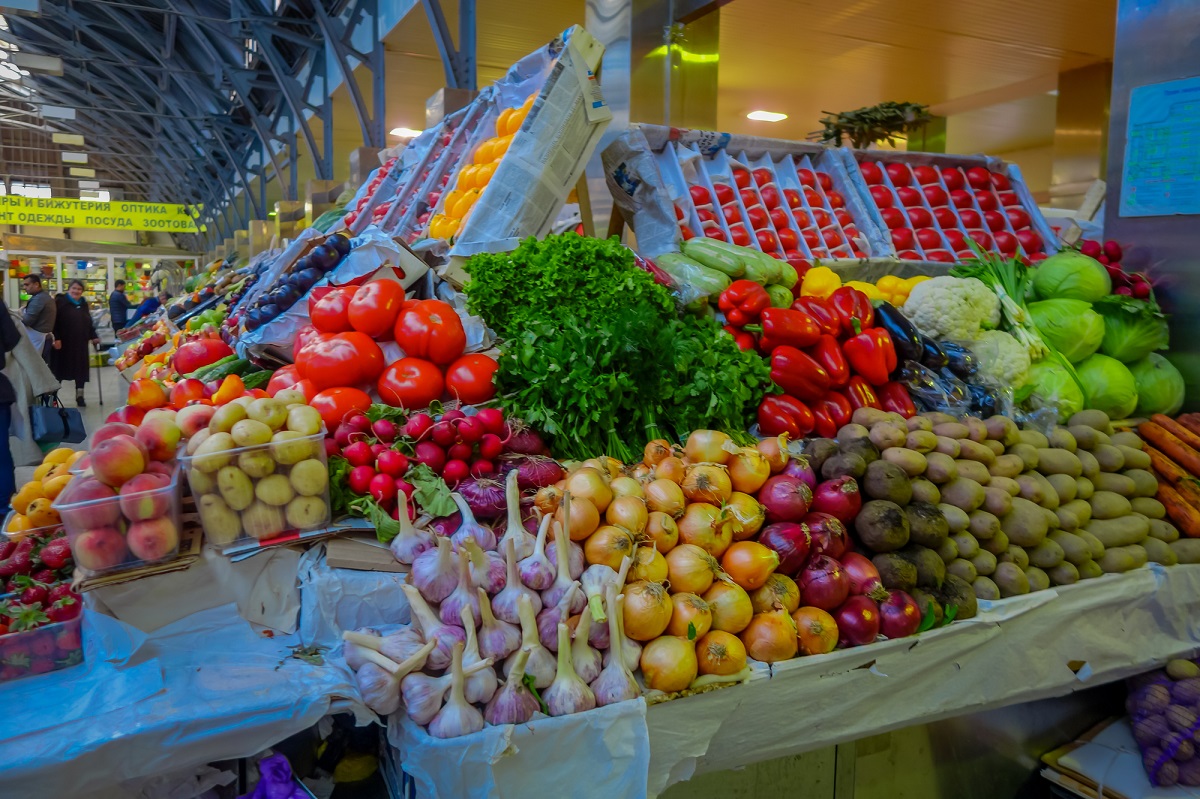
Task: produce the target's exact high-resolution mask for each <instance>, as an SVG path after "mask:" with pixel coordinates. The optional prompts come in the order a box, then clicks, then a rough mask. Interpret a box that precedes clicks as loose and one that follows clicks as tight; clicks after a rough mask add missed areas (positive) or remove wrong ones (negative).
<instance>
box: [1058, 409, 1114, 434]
mask: <svg viewBox="0 0 1200 799" xmlns="http://www.w3.org/2000/svg"><path fill="white" fill-rule="evenodd" d="M1067 424H1069V425H1071V426H1072V427H1074V426H1075V425H1077V424H1084V425H1087V426H1088V427H1094V428H1095V429H1097V430H1099V431H1100V432H1101V433H1105V434H1107V435H1110V436H1111V435H1112V421H1111V420H1110V419H1109V418H1108V414H1107V413H1105V412H1104V411H1080V412H1079V413H1077V414H1075V415H1073V416H1072V417H1071V418H1070V419H1068V420H1067Z"/></svg>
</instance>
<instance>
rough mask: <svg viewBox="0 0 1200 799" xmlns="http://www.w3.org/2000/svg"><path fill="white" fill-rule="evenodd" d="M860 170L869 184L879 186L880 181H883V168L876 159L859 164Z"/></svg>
mask: <svg viewBox="0 0 1200 799" xmlns="http://www.w3.org/2000/svg"><path fill="white" fill-rule="evenodd" d="M858 171H859V172H860V173H861V174H862V176H863V180H865V181H866V182H867V185H868V186H878V185H879V184H880V183H883V170H882V169H880V168H879V164H877V163H875V162H874V161H863V162H862V163H861V164H859V165H858Z"/></svg>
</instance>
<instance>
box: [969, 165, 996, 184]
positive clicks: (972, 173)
mask: <svg viewBox="0 0 1200 799" xmlns="http://www.w3.org/2000/svg"><path fill="white" fill-rule="evenodd" d="M967 183H970V184H971V188H973V189H990V188H991V187H992V173H991V172H988V171H987V168H986V167H982V166H973V167H971V168H970V169H968V170H967Z"/></svg>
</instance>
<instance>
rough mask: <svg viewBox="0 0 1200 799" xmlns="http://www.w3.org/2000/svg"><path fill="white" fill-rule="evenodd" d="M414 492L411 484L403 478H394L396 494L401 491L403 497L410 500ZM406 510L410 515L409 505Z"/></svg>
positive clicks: (414, 489)
mask: <svg viewBox="0 0 1200 799" xmlns="http://www.w3.org/2000/svg"><path fill="white" fill-rule="evenodd" d="M416 490H417V488H416V486H414V485H413V484H412V483H410V482H408V481H407V480H405V479H404V478H403V477H397V478H396V493H397V494H399V493H400V492H401V491H403V492H404V496H406V497H408V498H409V499H412V495H413V492H414V491H416ZM408 510H409V512H410V514H411V512H412V510H413V508H412V505H411V504H410V505H409V508H408Z"/></svg>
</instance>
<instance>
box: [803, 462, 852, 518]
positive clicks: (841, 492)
mask: <svg viewBox="0 0 1200 799" xmlns="http://www.w3.org/2000/svg"><path fill="white" fill-rule="evenodd" d="M809 510H814V511H820V512H821V513H828V514H829V515H830V516H833V517H834V518H836V519H838V520H839V521H841V522H842V523H844V524H850V522H852V521H854V517H855V516H857V515H858V512H859V511H860V510H862V494H860V493H859V491H858V482H857V481H856V480H855V479H854V478H853V477H851V476H850V475H848V474H847V475H842V476H841V477H835V478H834V479H832V480H826V481H825V482H824V483H820V484H819V485H817V487H816V488H815V489H813V492H812V502H811V503H809Z"/></svg>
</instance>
